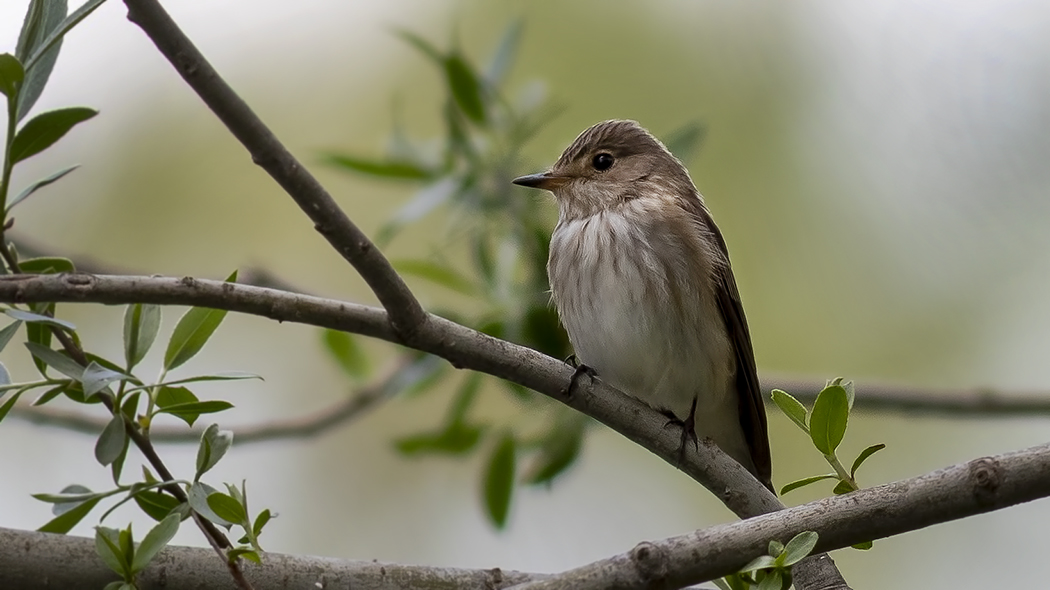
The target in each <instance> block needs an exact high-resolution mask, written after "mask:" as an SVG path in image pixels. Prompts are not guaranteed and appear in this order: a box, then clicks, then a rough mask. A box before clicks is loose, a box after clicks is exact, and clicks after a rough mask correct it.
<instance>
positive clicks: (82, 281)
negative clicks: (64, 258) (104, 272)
mask: <svg viewBox="0 0 1050 590" xmlns="http://www.w3.org/2000/svg"><path fill="white" fill-rule="evenodd" d="M62 279H63V280H64V281H65V282H67V283H69V284H70V285H75V286H78V287H85V286H86V287H91V286H94V284H95V276H94V275H91V274H88V273H86V272H74V273H68V274H63V275H62Z"/></svg>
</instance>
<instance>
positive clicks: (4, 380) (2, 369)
mask: <svg viewBox="0 0 1050 590" xmlns="http://www.w3.org/2000/svg"><path fill="white" fill-rule="evenodd" d="M10 384H11V373H9V372H8V371H7V367H6V366H4V363H0V386H3V385H10Z"/></svg>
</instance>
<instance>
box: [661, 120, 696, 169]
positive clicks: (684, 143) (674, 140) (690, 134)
mask: <svg viewBox="0 0 1050 590" xmlns="http://www.w3.org/2000/svg"><path fill="white" fill-rule="evenodd" d="M706 136H707V127H705V126H704V125H702V124H700V123H698V122H696V121H694V122H692V123H686V124H685V125H682V126H681V127H679V128H678V129H675V130H674V131H672V132H671V133H669V134H668V135H667V137H665V138H664V141H663V143H664V145H665V146H666V147H667V150H668V151H669V152H671V153H672V154H674V157H676V158H678V159H679V160H680V161H681V162H682V163H683V164H686V165H688V164H689V162H690V161H692V159H693V158H694V157H696V152H697V151H699V149H700V144H701V143H703V141H704V138H705V137H706Z"/></svg>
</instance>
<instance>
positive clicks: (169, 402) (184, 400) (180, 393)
mask: <svg viewBox="0 0 1050 590" xmlns="http://www.w3.org/2000/svg"><path fill="white" fill-rule="evenodd" d="M196 401H197V396H195V395H193V392H192V391H190V390H189V389H186V388H185V387H168V386H167V385H165V386H163V387H161V388H160V390H159V391H157V406H158V407H160V408H167V407H171V406H175V405H178V404H189V403H193V402H196ZM191 426H192V424H191Z"/></svg>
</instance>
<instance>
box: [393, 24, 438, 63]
mask: <svg viewBox="0 0 1050 590" xmlns="http://www.w3.org/2000/svg"><path fill="white" fill-rule="evenodd" d="M395 33H396V34H397V36H398V37H401V38H402V39H404V40H405V41H408V43H409V44H410V45H412V46H413V47H415V48H416V49H418V50H419V51H420V53H422V54H423V55H425V56H427V57H429V58H430V59H432V60H434V63H436V64H444V63H445V56H444V55H443V54H442V53H441V52H440V51H438V50H437V48H436V47H434V46H433V45H431V44H430V42H429V41H427V40H426V39H423V38H422V37H420V36H419V35H417V34H415V33H413V32H411V31H406V30H398V31H396V32H395Z"/></svg>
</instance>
